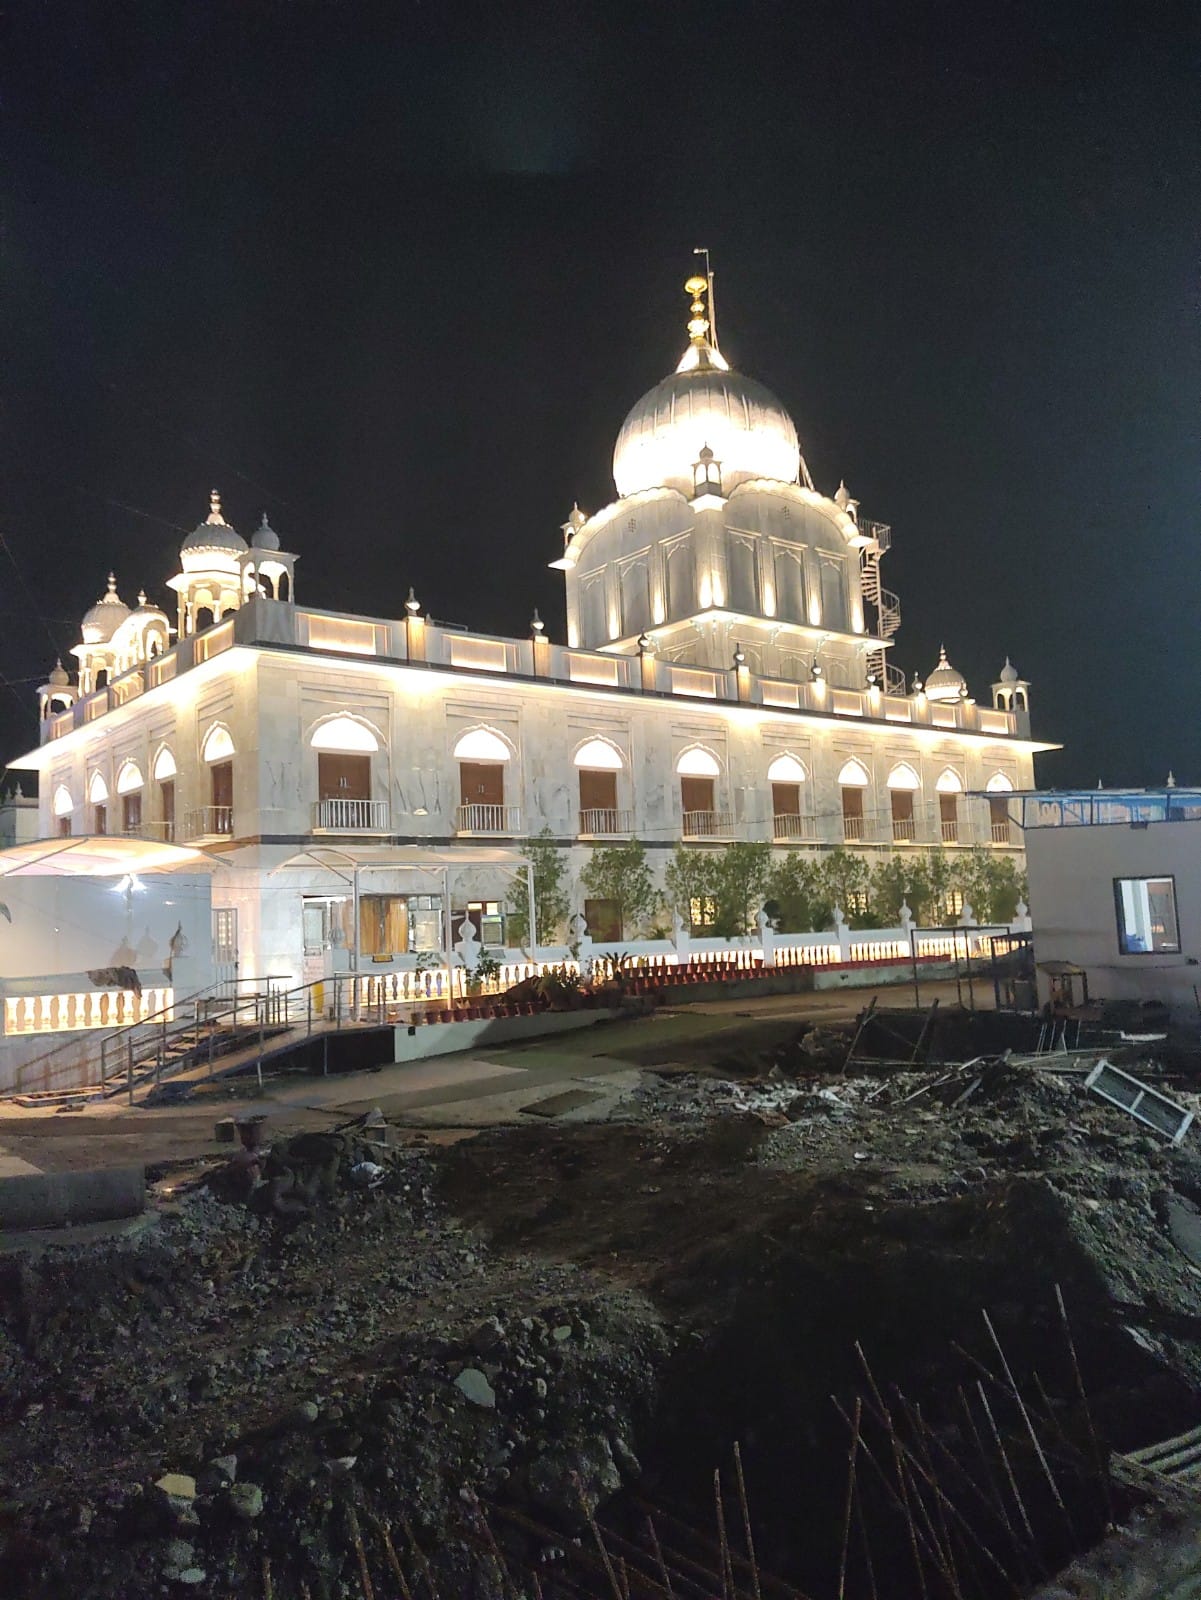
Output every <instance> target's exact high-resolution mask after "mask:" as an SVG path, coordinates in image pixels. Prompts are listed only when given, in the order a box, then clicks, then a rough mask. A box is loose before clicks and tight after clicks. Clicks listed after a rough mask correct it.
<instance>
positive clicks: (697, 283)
mask: <svg viewBox="0 0 1201 1600" xmlns="http://www.w3.org/2000/svg"><path fill="white" fill-rule="evenodd" d="M684 293H685V294H690V295H691V296H692V305H691V306H690V307H689V309H690V310H691V312H692V317H691V319H690V320H689V323H688V336H689V338H690V339H691V340H692V342H693V344H704V343H705V335H706V334H707V333H708V332H709V318H708V317H707V316H706V314H705V310H706V308H705V297H706V295H707V294H708V293H709V280H708V279H707V278H701V277H695V278H689V280H688V282H687V283H686V284H685V285H684Z"/></svg>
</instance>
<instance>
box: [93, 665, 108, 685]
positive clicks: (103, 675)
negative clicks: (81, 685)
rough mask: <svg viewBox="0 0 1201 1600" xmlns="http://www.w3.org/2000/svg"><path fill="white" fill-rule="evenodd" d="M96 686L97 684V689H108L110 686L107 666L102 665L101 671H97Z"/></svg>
mask: <svg viewBox="0 0 1201 1600" xmlns="http://www.w3.org/2000/svg"><path fill="white" fill-rule="evenodd" d="M95 686H96V688H97V689H107V688H108V668H107V667H101V668H100V669H99V671H98V672H97V673H96V685H95Z"/></svg>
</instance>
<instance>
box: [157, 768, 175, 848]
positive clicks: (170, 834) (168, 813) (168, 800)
mask: <svg viewBox="0 0 1201 1600" xmlns="http://www.w3.org/2000/svg"><path fill="white" fill-rule="evenodd" d="M158 801H159V810H160V811H161V812H162V816H163V838H164V839H167V840H171V839H174V837H175V779H174V778H168V779H166V780H165V782H163V783H160V784H159V786H158Z"/></svg>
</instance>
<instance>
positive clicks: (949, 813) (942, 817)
mask: <svg viewBox="0 0 1201 1600" xmlns="http://www.w3.org/2000/svg"><path fill="white" fill-rule="evenodd" d="M938 820H939V822H940V823H941V825H942V840H943V843H944V844H955V843H956V842H957V841H958V839H959V796H958V795H957V794H940V795H939V797H938Z"/></svg>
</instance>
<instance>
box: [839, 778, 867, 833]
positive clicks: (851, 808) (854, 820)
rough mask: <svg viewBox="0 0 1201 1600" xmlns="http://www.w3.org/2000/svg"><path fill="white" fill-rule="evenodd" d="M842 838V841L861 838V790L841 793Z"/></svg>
mask: <svg viewBox="0 0 1201 1600" xmlns="http://www.w3.org/2000/svg"><path fill="white" fill-rule="evenodd" d="M842 836H843V838H844V839H862V838H863V790H862V789H844V790H843V791H842Z"/></svg>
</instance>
